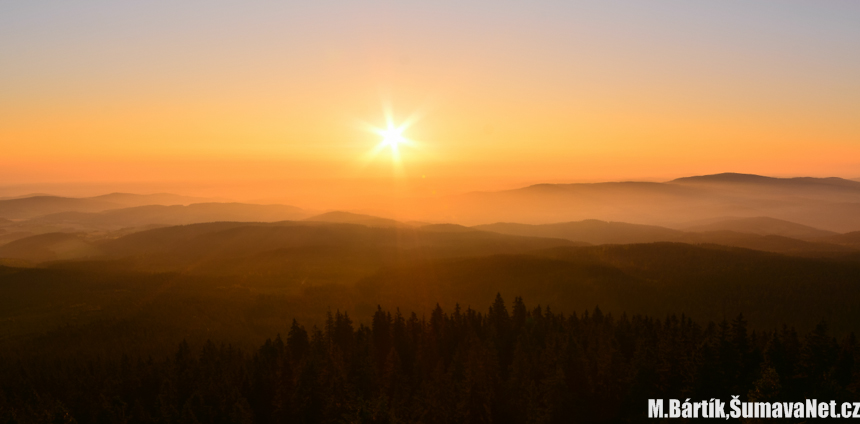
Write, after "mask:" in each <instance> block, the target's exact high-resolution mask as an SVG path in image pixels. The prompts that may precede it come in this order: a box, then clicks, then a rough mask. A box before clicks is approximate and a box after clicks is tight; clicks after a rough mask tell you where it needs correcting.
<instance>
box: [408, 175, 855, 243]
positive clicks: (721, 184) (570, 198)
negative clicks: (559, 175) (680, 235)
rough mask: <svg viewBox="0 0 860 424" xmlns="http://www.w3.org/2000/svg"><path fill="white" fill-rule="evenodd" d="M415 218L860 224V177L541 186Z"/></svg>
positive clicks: (421, 209) (417, 208)
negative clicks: (858, 179)
mask: <svg viewBox="0 0 860 424" xmlns="http://www.w3.org/2000/svg"><path fill="white" fill-rule="evenodd" d="M410 207H411V209H410V212H411V216H412V217H413V218H414V219H417V220H432V221H437V222H438V221H440V220H445V221H448V222H454V223H458V224H463V225H470V226H471V225H484V224H491V223H494V222H518V223H524V224H553V223H559V222H575V221H582V220H587V219H599V220H601V221H607V222H636V223H638V224H647V225H656V226H662V227H668V228H678V227H679V226H681V225H683V224H684V223H688V222H691V221H696V220H707V219H715V218H721V217H735V218H755V217H763V216H767V217H771V218H774V219H779V220H783V221H789V222H793V223H797V224H800V225H805V226H808V227H813V228H817V229H821V230H825V231H831V232H837V233H844V232H849V231H857V230H860V183H858V182H856V181H851V180H846V179H841V178H772V177H765V176H759V175H747V174H717V175H705V176H698V177H688V178H680V179H677V180H673V181H669V182H664V183H658V182H635V181H629V182H609V183H576V184H537V185H532V186H528V187H524V188H520V189H515V190H505V191H498V192H477V193H467V194H462V195H457V196H447V197H443V198H439V199H434V200H433V201H426V200H425V201H421V202H417V201H416V202H415V203H414V204H413V205H411V206H410Z"/></svg>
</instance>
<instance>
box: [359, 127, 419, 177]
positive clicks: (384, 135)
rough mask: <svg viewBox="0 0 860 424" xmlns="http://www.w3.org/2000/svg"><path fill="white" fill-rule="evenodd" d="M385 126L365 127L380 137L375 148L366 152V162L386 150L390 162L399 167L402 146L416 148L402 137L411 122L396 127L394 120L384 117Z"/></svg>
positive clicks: (414, 144)
mask: <svg viewBox="0 0 860 424" xmlns="http://www.w3.org/2000/svg"><path fill="white" fill-rule="evenodd" d="M386 121H387V122H386V124H387V125H386V126H385V127H382V128H379V127H375V126H371V125H367V126H366V128H367V129H368V130H370V131H371V132H372V133H375V134H377V135H378V136H380V137H381V139H380V140H379V142H378V143H377V144H376V146H375V147H374V148H373V149H372V150H371V151H370V152H368V155H367V160H371V159H372V158H374V157H376V156H377V155H378V154H379V153H381V152H382V151H383V150H388V151H390V152H391V160H392V161H393V162H394V164H395V165H399V163H400V162H401V158H400V150H401V148H402V147H404V146H409V147H416V143H415V142H414V141H412V140H410V139H409V138H407V137H406V136H405V135H404V132H405V131H406V130H407V129H408V128H409V126H410V125H411V124H412V120H407V121H405V122H403V123H401V124H400V125H396V124H395V123H394V120H393V119H391V117H390V116H388V117H386Z"/></svg>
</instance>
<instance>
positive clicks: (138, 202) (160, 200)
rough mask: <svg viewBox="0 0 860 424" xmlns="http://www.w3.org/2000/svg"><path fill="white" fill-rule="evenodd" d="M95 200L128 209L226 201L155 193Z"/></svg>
mask: <svg viewBox="0 0 860 424" xmlns="http://www.w3.org/2000/svg"><path fill="white" fill-rule="evenodd" d="M90 199H93V200H103V201H106V202H112V203H118V204H121V205H123V206H126V207H133V206H146V205H167V206H170V205H190V204H192V203H216V202H218V203H220V202H225V200H224V199H215V198H206V197H192V196H181V195H178V194H171V193H155V194H132V193H110V194H103V195H101V196H95V197H90Z"/></svg>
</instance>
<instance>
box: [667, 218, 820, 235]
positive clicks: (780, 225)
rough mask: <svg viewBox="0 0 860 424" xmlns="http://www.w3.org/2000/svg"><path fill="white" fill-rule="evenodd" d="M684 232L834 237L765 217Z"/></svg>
mask: <svg viewBox="0 0 860 424" xmlns="http://www.w3.org/2000/svg"><path fill="white" fill-rule="evenodd" d="M684 230H685V231H692V232H708V231H734V232H738V233H749V234H758V235H776V236H784V237H791V238H796V239H800V240H814V239H818V238H821V237H826V236H832V235H836V233H834V232H832V231H825V230H819V229H818V228H813V227H810V226H807V225H801V224H796V223H794V222H789V221H785V220H782V219H776V218H770V217H766V216H759V217H753V218H729V219H723V220H718V221H715V222H711V223H708V224H701V225H694V226H690V227H686V228H684Z"/></svg>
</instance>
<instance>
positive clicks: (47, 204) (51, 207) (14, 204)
mask: <svg viewBox="0 0 860 424" xmlns="http://www.w3.org/2000/svg"><path fill="white" fill-rule="evenodd" d="M122 206H123V205H122V204H120V203H116V202H109V201H105V200H98V199H78V198H72V197H57V196H35V197H26V198H21V199H10V200H0V217H2V218H9V219H27V218H34V217H37V216H41V215H47V214H51V213H58V212H99V211H103V210H107V209H116V208H121V207H122Z"/></svg>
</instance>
